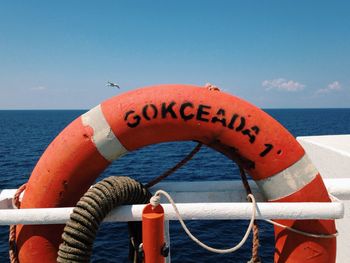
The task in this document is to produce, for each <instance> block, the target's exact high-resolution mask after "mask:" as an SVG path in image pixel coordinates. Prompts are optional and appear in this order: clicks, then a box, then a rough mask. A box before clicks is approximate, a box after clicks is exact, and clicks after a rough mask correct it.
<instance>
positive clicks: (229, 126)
mask: <svg viewBox="0 0 350 263" xmlns="http://www.w3.org/2000/svg"><path fill="white" fill-rule="evenodd" d="M237 118H238V114H233V115H232V118H231V120H230V123H229V124H228V125H227V128H229V129H231V130H233V129H234V124H235V121H236V120H237Z"/></svg>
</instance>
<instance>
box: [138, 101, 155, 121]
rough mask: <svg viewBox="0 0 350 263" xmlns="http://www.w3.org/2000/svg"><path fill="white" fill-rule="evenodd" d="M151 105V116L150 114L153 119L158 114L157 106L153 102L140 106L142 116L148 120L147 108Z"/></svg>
mask: <svg viewBox="0 0 350 263" xmlns="http://www.w3.org/2000/svg"><path fill="white" fill-rule="evenodd" d="M149 107H151V108H152V109H153V116H152V119H155V118H157V115H158V109H157V107H156V106H155V105H154V104H146V105H145V106H143V108H142V115H143V117H144V118H145V119H146V120H148V121H150V120H151V118H150V117H149V116H148V108H149Z"/></svg>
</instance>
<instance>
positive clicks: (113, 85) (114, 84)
mask: <svg viewBox="0 0 350 263" xmlns="http://www.w3.org/2000/svg"><path fill="white" fill-rule="evenodd" d="M106 86H108V87H113V88H118V89H120V87H119V85H118V84H116V83H114V82H110V81H107V84H106Z"/></svg>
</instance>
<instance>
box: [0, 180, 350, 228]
mask: <svg viewBox="0 0 350 263" xmlns="http://www.w3.org/2000/svg"><path fill="white" fill-rule="evenodd" d="M325 184H326V186H327V189H328V191H329V192H330V194H332V195H335V196H337V197H338V198H341V197H344V198H345V199H347V200H349V198H348V197H349V196H350V179H328V180H325ZM251 187H252V190H253V193H254V195H255V196H256V199H257V200H260V201H263V198H262V196H261V194H260V193H259V192H258V189H257V187H256V185H255V184H254V183H253V182H252V183H251ZM158 189H164V190H166V191H167V192H169V193H170V195H171V196H172V197H173V198H174V200H175V202H176V203H177V206H178V209H179V211H180V213H181V216H182V217H183V218H184V219H185V220H208V219H214V220H222V219H249V218H250V217H251V213H252V205H251V203H248V202H245V199H246V195H245V191H244V189H243V187H242V185H241V182H240V181H201V182H171V183H169V182H167V183H165V182H164V183H160V184H158V185H157V186H156V187H154V188H152V189H151V190H152V191H156V190H158ZM15 191H16V190H15V189H12V190H2V191H1V192H0V208H2V209H0V225H10V224H62V223H65V222H66V221H67V220H68V219H69V215H70V213H71V212H72V210H73V208H72V207H70V208H69V207H67V208H36V209H12V196H13V195H14V193H15ZM242 201H243V202H242ZM162 205H163V207H164V210H165V214H166V220H175V219H176V216H175V213H174V211H173V209H172V207H171V205H170V204H166V202H165V200H164V202H162ZM143 207H144V205H129V206H122V207H119V208H117V209H115V210H113V211H112V212H111V213H110V214H109V216H108V217H107V218H106V219H105V221H138V220H141V215H142V209H143ZM343 216H344V206H343V204H342V203H341V202H332V203H310V202H308V203H267V202H258V203H257V218H258V219H339V218H342V217H343Z"/></svg>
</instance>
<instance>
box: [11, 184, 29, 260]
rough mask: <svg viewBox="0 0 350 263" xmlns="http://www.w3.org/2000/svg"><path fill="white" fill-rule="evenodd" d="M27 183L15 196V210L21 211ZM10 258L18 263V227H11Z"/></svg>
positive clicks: (13, 202)
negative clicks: (21, 200)
mask: <svg viewBox="0 0 350 263" xmlns="http://www.w3.org/2000/svg"><path fill="white" fill-rule="evenodd" d="M26 187H27V183H25V184H23V185H21V186H20V187H19V188H18V189H17V191H16V193H15V195H14V196H13V198H12V206H13V207H14V208H17V209H19V208H20V207H21V202H20V201H19V198H20V196H21V194H22V192H23V191H24V190H25V189H26ZM9 257H10V262H11V263H18V262H19V261H18V255H17V245H16V225H10V231H9Z"/></svg>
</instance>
